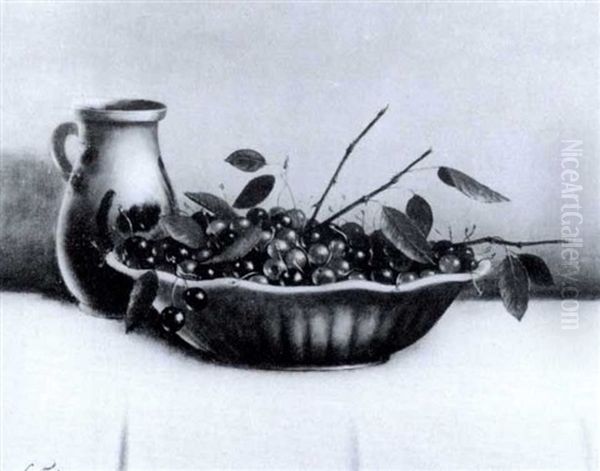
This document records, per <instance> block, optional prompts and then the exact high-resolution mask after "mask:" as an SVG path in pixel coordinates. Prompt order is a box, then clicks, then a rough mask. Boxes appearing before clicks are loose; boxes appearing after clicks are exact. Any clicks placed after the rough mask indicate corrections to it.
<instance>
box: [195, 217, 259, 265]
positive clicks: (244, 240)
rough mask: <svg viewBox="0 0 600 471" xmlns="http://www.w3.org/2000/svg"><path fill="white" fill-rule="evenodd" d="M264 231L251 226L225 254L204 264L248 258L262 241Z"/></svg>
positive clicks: (226, 249)
mask: <svg viewBox="0 0 600 471" xmlns="http://www.w3.org/2000/svg"><path fill="white" fill-rule="evenodd" d="M261 235H262V229H261V228H260V227H259V226H250V227H249V228H248V229H246V230H245V231H244V232H242V233H241V234H240V235H239V236H238V237H237V239H235V241H234V242H233V243H232V244H231V245H229V246H228V247H227V248H225V250H223V252H221V253H220V254H218V255H216V256H214V257H213V258H211V259H209V260H207V261H205V262H204V263H205V264H206V263H210V264H212V263H224V262H232V261H234V260H238V259H240V258H242V257H244V256H246V255H247V254H248V253H249V252H250V251H251V250H252V249H253V248H254V247H256V246H257V245H258V243H259V242H260V240H261Z"/></svg>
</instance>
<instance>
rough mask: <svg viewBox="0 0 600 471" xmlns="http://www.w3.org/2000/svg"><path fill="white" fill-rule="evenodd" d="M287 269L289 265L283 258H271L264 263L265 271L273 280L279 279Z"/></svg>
mask: <svg viewBox="0 0 600 471" xmlns="http://www.w3.org/2000/svg"><path fill="white" fill-rule="evenodd" d="M286 271H287V266H286V264H285V263H284V262H283V260H279V259H269V260H267V261H266V262H265V264H264V265H263V273H264V274H265V276H266V277H267V278H268V279H269V280H272V281H278V280H279V279H280V278H281V275H282V274H283V273H284V272H286Z"/></svg>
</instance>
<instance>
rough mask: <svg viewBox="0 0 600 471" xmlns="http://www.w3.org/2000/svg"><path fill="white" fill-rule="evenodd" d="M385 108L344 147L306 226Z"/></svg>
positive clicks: (309, 223)
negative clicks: (353, 152) (347, 161)
mask: <svg viewBox="0 0 600 471" xmlns="http://www.w3.org/2000/svg"><path fill="white" fill-rule="evenodd" d="M388 106H389V105H388ZM387 109H388V107H387V106H386V107H385V108H383V109H381V110H380V111H379V113H377V115H376V116H375V117H374V118H373V119H372V120H371V122H370V123H369V124H367V126H366V127H365V128H364V129H363V130H362V131H361V133H360V134H359V135H358V136H356V138H355V139H354V140H353V141H352V142H351V143H350V145H349V146H348V147H347V148H346V152H345V153H344V156H343V157H342V160H341V161H340V163H339V164H338V166H337V169H336V170H335V173H334V174H333V176H332V177H331V180H329V183H328V184H327V188H325V191H324V192H323V194H322V195H321V198H319V201H317V203H316V204H315V210H314V211H313V213H312V216H311V217H310V219H309V220H308V222H307V223H306V225H307V226H311V225H312V224H313V223H314V221H315V219H316V218H317V214H318V213H319V211H320V209H321V206H322V205H323V202H324V201H325V197H326V196H327V194H328V193H329V190H331V188H332V187H333V185H335V183H336V181H337V176H338V174H339V173H340V170H342V167H343V166H344V164H345V163H346V160H348V157H350V154H352V151H353V150H354V148H355V147H356V145H357V144H358V143H359V142H360V140H361V139H362V138H363V137H364V136H365V135H366V134H367V133H368V132H369V131H370V130H371V128H372V127H373V126H375V123H377V121H379V120H380V119H381V117H382V116H383V115H384V114H385V112H386V111H387Z"/></svg>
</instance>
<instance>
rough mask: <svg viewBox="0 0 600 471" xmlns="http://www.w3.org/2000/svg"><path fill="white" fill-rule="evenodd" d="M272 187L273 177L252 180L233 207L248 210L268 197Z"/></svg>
mask: <svg viewBox="0 0 600 471" xmlns="http://www.w3.org/2000/svg"><path fill="white" fill-rule="evenodd" d="M274 185H275V177H274V176H273V175H261V176H260V177H256V178H253V179H252V180H250V181H249V182H248V184H247V185H246V186H245V187H244V189H243V190H242V192H241V193H240V195H239V196H238V197H237V199H236V200H235V202H234V203H233V207H234V208H237V209H248V208H252V207H254V206H256V205H257V204H260V203H262V202H263V201H264V200H265V199H266V198H267V196H269V194H270V193H271V190H272V189H273V186H274Z"/></svg>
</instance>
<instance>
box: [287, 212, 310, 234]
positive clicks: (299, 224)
mask: <svg viewBox="0 0 600 471" xmlns="http://www.w3.org/2000/svg"><path fill="white" fill-rule="evenodd" d="M287 215H288V216H289V217H290V219H291V220H292V225H291V226H290V227H291V228H292V229H296V230H299V229H302V228H303V227H304V225H305V224H306V214H304V211H302V210H301V209H297V208H294V209H290V210H289V211H288V212H287Z"/></svg>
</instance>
